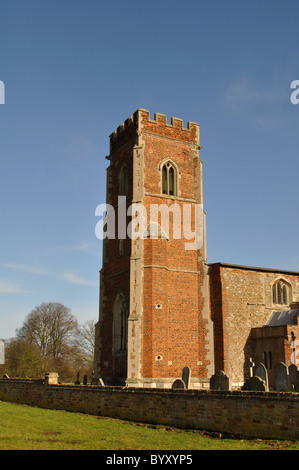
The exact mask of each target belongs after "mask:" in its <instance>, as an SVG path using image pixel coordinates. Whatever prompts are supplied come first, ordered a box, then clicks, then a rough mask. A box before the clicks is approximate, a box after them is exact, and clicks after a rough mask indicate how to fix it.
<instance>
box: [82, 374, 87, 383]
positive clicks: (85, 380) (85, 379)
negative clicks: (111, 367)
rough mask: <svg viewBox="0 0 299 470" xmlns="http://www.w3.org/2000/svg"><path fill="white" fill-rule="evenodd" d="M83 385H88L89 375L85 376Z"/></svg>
mask: <svg viewBox="0 0 299 470" xmlns="http://www.w3.org/2000/svg"><path fill="white" fill-rule="evenodd" d="M83 385H87V375H84V376H83Z"/></svg>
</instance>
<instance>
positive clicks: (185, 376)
mask: <svg viewBox="0 0 299 470" xmlns="http://www.w3.org/2000/svg"><path fill="white" fill-rule="evenodd" d="M182 380H183V382H185V385H186V388H190V382H191V369H190V367H187V366H186V367H184V369H183V372H182Z"/></svg>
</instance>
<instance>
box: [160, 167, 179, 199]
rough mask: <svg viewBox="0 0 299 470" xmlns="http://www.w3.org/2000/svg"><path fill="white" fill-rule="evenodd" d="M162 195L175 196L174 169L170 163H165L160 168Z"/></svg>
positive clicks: (175, 180)
mask: <svg viewBox="0 0 299 470" xmlns="http://www.w3.org/2000/svg"><path fill="white" fill-rule="evenodd" d="M162 194H168V195H169V196H176V195H177V174H176V169H175V167H174V166H173V165H172V163H171V162H170V161H167V162H165V163H164V165H163V166H162Z"/></svg>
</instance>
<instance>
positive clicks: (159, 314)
mask: <svg viewBox="0 0 299 470" xmlns="http://www.w3.org/2000/svg"><path fill="white" fill-rule="evenodd" d="M200 148H201V147H200V142H199V125H198V124H196V123H193V122H188V124H187V128H184V127H183V123H182V120H181V119H178V118H172V119H171V123H170V124H169V123H167V119H166V116H165V115H163V114H159V113H156V114H155V117H154V119H151V118H150V114H149V111H147V110H144V109H138V110H137V111H136V112H135V113H134V114H133V115H132V116H130V118H128V119H127V120H126V121H125V122H124V123H123V124H122V125H121V126H119V127H118V129H116V131H114V132H113V133H112V134H111V136H110V155H109V156H108V157H106V158H107V159H108V160H109V162H110V164H109V167H108V168H107V203H108V204H110V205H111V206H112V207H113V208H114V210H115V213H116V236H115V239H113V240H107V239H106V240H104V243H103V266H102V270H101V281H100V314H99V322H98V323H97V325H96V348H95V377H96V378H103V379H104V381H105V382H106V383H107V384H116V383H118V384H120V383H126V384H127V385H128V386H131V387H162V388H163V387H171V385H172V383H173V381H174V380H175V379H177V378H179V377H181V372H182V369H183V368H184V367H185V366H188V367H190V369H191V371H192V373H191V377H192V378H191V386H192V387H193V388H202V387H204V386H206V384H207V382H208V381H209V378H210V377H211V376H212V375H213V373H214V371H217V370H222V371H224V372H225V373H226V374H227V375H228V376H229V378H230V380H231V384H232V385H233V386H234V387H236V386H242V385H243V383H244V381H245V380H246V379H247V378H248V366H247V363H248V360H249V359H250V358H252V359H253V361H254V362H255V363H258V362H266V363H267V364H266V366H267V369H268V373H269V378H270V382H271V381H272V382H273V370H272V368H273V367H274V365H275V363H276V362H285V363H286V365H289V363H290V359H289V357H290V356H291V354H292V352H293V351H292V340H293V338H294V335H295V336H297V335H298V331H297V329H298V328H297V327H296V326H295V325H291V326H290V327H289V326H288V325H287V326H286V327H285V328H284V329H283V328H281V327H277V326H275V327H267V329H265V330H259V329H263V328H264V327H265V325H266V323H267V321H268V320H269V318H270V316H271V314H272V313H273V312H275V311H279V310H289V309H291V308H298V306H299V273H291V272H286V271H279V270H277V271H275V270H266V269H262V268H251V267H248V266H236V265H229V264H223V263H215V264H210V265H209V264H208V263H207V254H206V230H205V216H204V217H203V219H204V220H203V233H202V245H201V246H200V247H198V249H196V250H195V249H193V250H186V246H185V245H186V241H187V240H186V239H185V237H184V236H182V231H183V230H182V226H181V232H180V236H179V237H178V236H175V235H174V232H173V228H174V219H175V215H174V214H175V210H176V209H177V210H178V211H179V213H180V215H181V216H183V214H184V210H185V209H186V207H187V206H190V204H191V206H192V207H193V206H194V207H195V205H202V204H203V190H202V180H203V177H202V161H201V159H200V158H199V150H200ZM167 168H168V169H167ZM169 168H171V171H172V172H173V173H172V183H170V180H169V178H170V176H169V174H170V173H167V172H168V171H170V170H169ZM124 169H125V173H124ZM164 170H166V173H165V174H166V175H168V176H165V175H164ZM124 174H126V179H124ZM167 178H168V179H167ZM124 181H125V182H124ZM170 186H171V190H170ZM124 194H125V202H123V204H126V208H127V209H128V208H129V207H130V206H131V205H132V204H138V203H141V204H142V205H143V207H144V208H145V211H146V214H147V221H148V222H150V221H151V222H152V218H151V219H150V214H151V209H152V208H153V207H156V208H157V207H160V208H161V207H162V206H163V205H164V210H166V212H167V211H169V214H170V217H169V227H168V228H169V230H167V226H165V225H163V224H162V222H161V217H162V215H161V214H160V215H159V218H158V219H157V220H156V222H157V223H158V228H157V230H158V231H157V234H156V237H154V238H153V237H151V238H149V235H148V230H149V226H148V225H146V226H145V227H143V230H144V231H143V233H142V236H141V237H139V238H137V239H131V238H130V237H129V236H126V239H124V240H122V241H121V243H120V241H119V237H118V235H119V229H120V227H119V226H118V214H119V212H120V209H121V207H122V206H120V205H119V204H120V202H119V196H120V195H124ZM172 211H174V212H172ZM135 213H138V209H137V208H136V206H135V207H134V210H132V213H131V214H129V215H128V216H127V217H126V220H125V223H126V225H128V223H129V222H131V221H132V220H133V219H134V216H135ZM167 215H168V212H167ZM163 223H164V222H163ZM191 230H192V231H194V230H195V217H194V212H192V217H191ZM278 281H280V282H281V286H280V289H278V290H277V292H276V291H275V292H274V293H273V289H274V287H273V286H275V285H276V283H277V282H278ZM120 296H121V299H122V303H120V301H119V299H120ZM273 296H274V297H275V296H276V297H277V296H279V298H277V299H276V302H275V301H274V300H275V298H274V297H273ZM296 302H297V303H296ZM120 304H121V307H120ZM123 305H125V306H126V307H125V309H126V315H127V317H126V320H125V325H124V323H123V313H124V312H123V311H121V309H124V307H123ZM294 305H295V307H294ZM296 305H297V306H296ZM298 312H299V310H298ZM298 314H299V313H298ZM120 315H122V317H121V318H120ZM296 318H297V317H296ZM269 328H270V329H269ZM273 328H274V329H273ZM292 335H293V336H292ZM120 337H124V338H125V339H124V340H125V342H126V347H123V344H122V341H123V339H121V340H120ZM120 345H121V348H120ZM119 348H120V349H119ZM298 361H299V358H298Z"/></svg>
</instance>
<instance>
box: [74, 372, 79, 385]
mask: <svg viewBox="0 0 299 470" xmlns="http://www.w3.org/2000/svg"><path fill="white" fill-rule="evenodd" d="M79 376H80V374H79V372H77V380H75V385H80V380H79Z"/></svg>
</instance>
